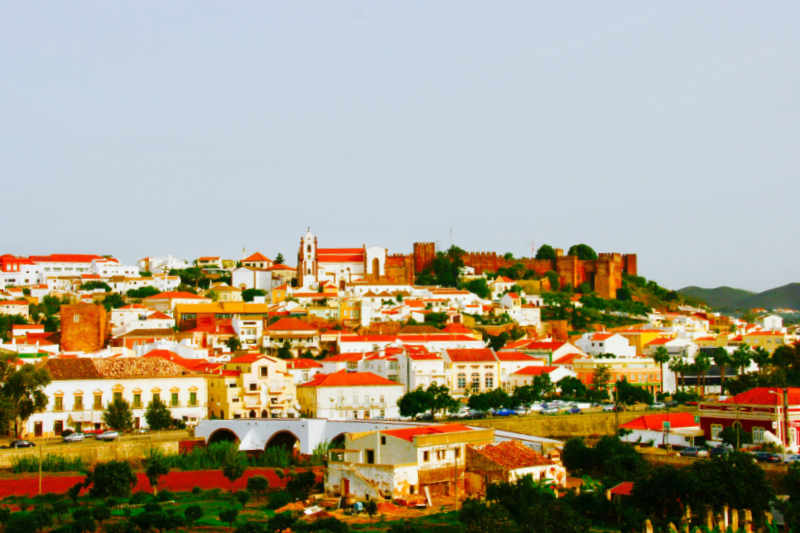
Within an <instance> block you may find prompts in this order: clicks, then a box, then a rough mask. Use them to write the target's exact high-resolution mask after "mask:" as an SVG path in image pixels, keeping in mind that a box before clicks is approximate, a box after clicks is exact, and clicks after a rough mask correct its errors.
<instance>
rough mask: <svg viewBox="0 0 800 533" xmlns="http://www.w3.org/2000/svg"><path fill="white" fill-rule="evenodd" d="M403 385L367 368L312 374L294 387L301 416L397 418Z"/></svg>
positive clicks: (338, 418) (336, 418)
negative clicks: (368, 370)
mask: <svg viewBox="0 0 800 533" xmlns="http://www.w3.org/2000/svg"><path fill="white" fill-rule="evenodd" d="M402 395H403V386H402V385H401V384H399V383H397V382H395V381H390V380H388V379H386V378H383V377H381V376H378V375H376V374H373V373H371V372H348V371H347V370H340V371H339V372H334V373H333V374H322V373H319V374H317V375H315V376H314V377H313V378H312V379H311V381H309V382H307V383H303V384H301V385H299V386H298V387H297V400H298V402H299V404H300V408H301V411H302V414H303V416H308V417H313V418H329V419H332V420H344V419H350V418H353V419H370V418H398V417H399V416H400V411H399V408H398V407H397V401H398V400H399V399H400V397H401V396H402Z"/></svg>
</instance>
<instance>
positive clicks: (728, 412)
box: [698, 387, 800, 453]
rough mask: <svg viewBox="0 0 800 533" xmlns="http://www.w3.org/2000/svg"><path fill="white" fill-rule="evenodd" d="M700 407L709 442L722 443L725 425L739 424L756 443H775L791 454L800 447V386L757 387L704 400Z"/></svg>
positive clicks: (733, 425)
mask: <svg viewBox="0 0 800 533" xmlns="http://www.w3.org/2000/svg"><path fill="white" fill-rule="evenodd" d="M698 409H699V411H700V426H701V427H702V428H703V433H704V434H705V436H706V439H707V440H709V441H712V442H720V440H721V437H720V435H721V433H722V430H723V429H724V428H727V427H735V426H738V427H741V430H742V432H746V433H749V434H751V435H752V439H753V443H755V444H761V443H764V442H773V443H776V444H781V445H782V446H783V447H784V448H785V449H786V450H787V451H790V452H791V453H797V452H798V449H799V448H800V445H799V441H798V429H800V387H786V388H779V387H757V388H754V389H750V390H747V391H744V392H741V393H739V394H737V395H735V396H732V397H730V398H727V399H726V400H724V401H716V402H715V401H702V402H700V403H699V404H698Z"/></svg>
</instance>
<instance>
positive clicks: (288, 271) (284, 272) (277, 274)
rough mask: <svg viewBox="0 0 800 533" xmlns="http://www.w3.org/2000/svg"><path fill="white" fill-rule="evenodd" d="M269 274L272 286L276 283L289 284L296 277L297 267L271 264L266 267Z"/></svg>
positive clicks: (275, 285)
mask: <svg viewBox="0 0 800 533" xmlns="http://www.w3.org/2000/svg"><path fill="white" fill-rule="evenodd" d="M267 272H269V274H270V276H271V279H272V281H271V284H272V286H273V287H277V286H278V285H283V284H284V283H285V284H291V283H292V280H294V279H297V269H296V268H294V267H290V266H288V265H281V264H273V265H272V266H271V267H269V268H267Z"/></svg>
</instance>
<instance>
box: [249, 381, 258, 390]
mask: <svg viewBox="0 0 800 533" xmlns="http://www.w3.org/2000/svg"><path fill="white" fill-rule="evenodd" d="M250 390H251V391H257V390H258V385H257V384H255V383H251V384H250Z"/></svg>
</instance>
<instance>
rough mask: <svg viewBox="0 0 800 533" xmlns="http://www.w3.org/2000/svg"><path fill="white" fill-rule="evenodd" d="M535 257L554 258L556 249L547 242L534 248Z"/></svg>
mask: <svg viewBox="0 0 800 533" xmlns="http://www.w3.org/2000/svg"><path fill="white" fill-rule="evenodd" d="M536 259H550V260H552V261H555V260H556V251H555V249H554V248H553V247H552V246H550V245H549V244H543V245H541V246H540V247H539V249H538V250H536Z"/></svg>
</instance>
